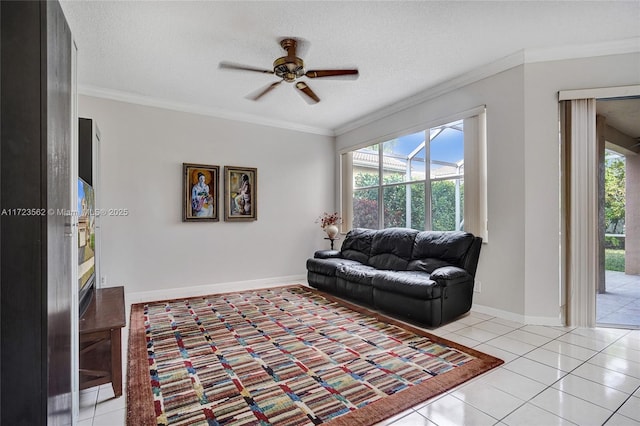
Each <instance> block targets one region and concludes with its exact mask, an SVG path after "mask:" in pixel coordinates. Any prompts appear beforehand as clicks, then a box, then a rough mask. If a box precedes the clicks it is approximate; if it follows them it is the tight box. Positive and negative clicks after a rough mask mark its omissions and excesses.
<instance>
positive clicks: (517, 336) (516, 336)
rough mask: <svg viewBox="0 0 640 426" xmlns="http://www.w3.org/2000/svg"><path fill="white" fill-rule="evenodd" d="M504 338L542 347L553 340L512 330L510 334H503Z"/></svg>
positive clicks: (520, 330)
mask: <svg viewBox="0 0 640 426" xmlns="http://www.w3.org/2000/svg"><path fill="white" fill-rule="evenodd" d="M504 336H505V337H508V338H509V339H513V340H518V341H520V342H524V343H528V344H530V345H533V346H542V345H544V344H547V343H549V342H550V341H551V340H553V339H552V338H551V337H546V336H541V335H540V334H534V333H529V332H528V331H523V330H522V329H519V330H514V331H512V332H511V333H508V334H505V335H504Z"/></svg>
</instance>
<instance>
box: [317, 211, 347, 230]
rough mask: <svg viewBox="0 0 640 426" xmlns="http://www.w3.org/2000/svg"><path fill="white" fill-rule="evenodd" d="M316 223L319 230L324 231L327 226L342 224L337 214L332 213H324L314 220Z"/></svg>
mask: <svg viewBox="0 0 640 426" xmlns="http://www.w3.org/2000/svg"><path fill="white" fill-rule="evenodd" d="M316 223H319V224H320V228H322V229H324V228H326V227H327V226H329V225H338V224H340V223H342V219H341V218H340V215H339V214H338V212H333V213H327V212H324V213H323V214H322V215H321V216H320V217H318V219H317V220H316Z"/></svg>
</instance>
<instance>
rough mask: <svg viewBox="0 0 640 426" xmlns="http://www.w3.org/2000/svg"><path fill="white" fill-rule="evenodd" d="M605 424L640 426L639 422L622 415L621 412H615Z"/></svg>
mask: <svg viewBox="0 0 640 426" xmlns="http://www.w3.org/2000/svg"><path fill="white" fill-rule="evenodd" d="M605 425H606V426H640V422H637V421H635V420H633V419H630V418H629V417H626V416H623V415H622V414H618V413H615V414H614V415H613V416H611V418H610V419H609V420H608V421H607V423H605Z"/></svg>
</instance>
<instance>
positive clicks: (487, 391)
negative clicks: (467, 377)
mask: <svg viewBox="0 0 640 426" xmlns="http://www.w3.org/2000/svg"><path fill="white" fill-rule="evenodd" d="M451 395H452V396H455V397H456V398H458V399H459V400H461V401H464V402H466V403H467V404H469V405H471V406H473V407H475V408H477V409H478V410H480V411H482V412H484V413H486V414H488V415H490V416H491V417H494V418H496V419H501V418H503V417H505V416H506V415H507V414H509V413H510V412H512V411H514V410H515V409H516V408H518V407H520V406H521V405H522V404H524V401H523V400H521V399H518V398H516V397H514V396H512V395H510V394H509V393H507V392H504V391H501V390H500V389H497V388H494V387H493V386H487V384H486V383H483V382H480V381H475V382H473V383H471V384H470V385H468V386H464V387H462V388H460V389H458V390H457V391H455V392H453V393H451Z"/></svg>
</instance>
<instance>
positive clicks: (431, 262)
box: [407, 257, 451, 273]
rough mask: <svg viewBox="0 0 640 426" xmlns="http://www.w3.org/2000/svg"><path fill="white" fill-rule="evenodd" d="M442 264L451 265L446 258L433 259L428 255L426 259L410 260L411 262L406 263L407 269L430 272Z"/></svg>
mask: <svg viewBox="0 0 640 426" xmlns="http://www.w3.org/2000/svg"><path fill="white" fill-rule="evenodd" d="M443 266H451V263H449V262H447V261H446V260H442V259H433V258H430V257H429V258H427V259H415V260H412V261H411V262H409V265H407V270H408V271H423V272H428V273H432V272H433V271H435V270H436V269H438V268H442V267H443Z"/></svg>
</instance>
